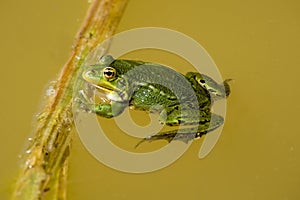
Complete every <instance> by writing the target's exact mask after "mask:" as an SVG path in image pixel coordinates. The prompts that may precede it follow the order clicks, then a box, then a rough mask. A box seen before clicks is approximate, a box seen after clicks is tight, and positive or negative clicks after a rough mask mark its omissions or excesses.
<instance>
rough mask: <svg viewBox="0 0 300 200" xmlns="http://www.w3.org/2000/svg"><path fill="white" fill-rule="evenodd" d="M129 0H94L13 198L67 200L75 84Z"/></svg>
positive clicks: (39, 125)
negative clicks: (84, 66)
mask: <svg viewBox="0 0 300 200" xmlns="http://www.w3.org/2000/svg"><path fill="white" fill-rule="evenodd" d="M126 4H127V0H94V1H93V2H92V4H91V7H90V9H89V11H88V14H87V17H86V20H85V22H84V24H83V26H82V27H81V28H80V30H79V32H78V35H77V38H76V41H75V44H74V47H73V51H72V54H71V56H70V58H69V60H68V61H67V63H66V64H65V66H64V67H63V69H62V71H61V74H60V76H59V77H58V80H57V81H56V82H55V85H54V86H53V87H54V88H55V92H54V93H53V94H52V95H51V96H50V98H49V99H48V102H47V104H46V106H45V108H44V110H43V111H42V113H41V114H40V115H39V117H38V119H37V123H36V127H35V130H34V136H33V138H32V141H31V144H30V146H29V147H28V150H27V153H26V154H24V157H23V158H22V166H21V169H20V173H19V177H18V179H17V181H16V185H15V191H14V193H13V196H12V198H13V199H26V200H33V199H66V182H67V172H68V156H69V154H70V145H71V141H72V137H73V134H74V133H73V128H74V125H73V114H72V98H73V85H74V84H75V80H76V79H77V78H78V76H79V75H80V74H79V71H80V70H79V69H80V68H81V67H82V64H83V62H84V60H85V59H86V57H87V55H88V54H89V52H91V51H92V49H93V48H95V47H96V46H97V44H98V43H100V42H101V41H103V40H105V39H107V38H108V37H110V36H112V35H113V34H114V33H115V30H116V27H117V25H118V23H119V21H120V19H121V16H122V14H123V12H124V10H125V7H126Z"/></svg>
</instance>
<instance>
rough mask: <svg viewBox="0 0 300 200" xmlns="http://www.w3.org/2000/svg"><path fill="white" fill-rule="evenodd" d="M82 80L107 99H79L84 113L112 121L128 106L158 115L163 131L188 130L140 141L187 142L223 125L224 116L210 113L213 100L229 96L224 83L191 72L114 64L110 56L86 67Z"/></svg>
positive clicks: (137, 63)
mask: <svg viewBox="0 0 300 200" xmlns="http://www.w3.org/2000/svg"><path fill="white" fill-rule="evenodd" d="M82 77H83V78H84V79H85V81H87V82H88V83H89V84H91V85H92V86H94V87H95V88H97V89H98V90H99V91H101V92H104V93H105V94H106V97H107V99H108V100H110V101H109V102H106V103H101V104H95V103H93V102H92V101H91V100H88V98H86V97H85V98H84V99H85V103H86V104H88V105H89V110H90V111H91V112H94V113H96V114H97V115H99V116H102V117H106V118H112V117H115V116H118V115H120V114H121V113H122V112H123V111H124V109H125V108H126V107H128V106H129V107H130V108H132V109H136V110H143V111H150V112H158V113H159V115H160V117H159V120H160V122H161V123H162V124H166V125H168V126H178V125H193V126H192V127H188V128H183V129H180V130H179V131H178V130H172V131H167V132H160V133H157V134H155V135H152V136H149V137H147V138H145V139H144V140H142V142H143V141H153V140H159V139H165V140H167V141H169V142H170V141H172V140H173V139H174V140H181V141H184V142H188V141H190V140H192V139H194V138H198V137H201V136H202V135H204V134H206V133H208V132H210V131H212V130H214V129H216V128H218V127H219V126H221V125H222V124H223V122H224V119H223V117H221V116H219V115H216V114H213V113H211V106H212V104H213V102H214V101H216V100H219V99H223V98H226V97H227V96H228V95H229V93H230V87H229V85H228V83H227V82H228V81H229V80H225V81H224V82H223V83H222V84H218V83H216V82H215V81H214V80H213V79H212V78H210V77H208V76H206V75H203V74H199V73H196V72H188V73H187V74H186V75H182V74H180V73H177V72H176V71H174V70H172V69H170V68H169V67H166V66H163V65H159V64H154V63H148V62H142V61H133V60H115V59H114V58H113V57H111V56H110V55H106V56H103V57H102V58H101V60H100V62H99V63H97V64H96V65H92V66H89V67H87V69H85V71H84V72H83V74H82ZM191 88H192V89H191ZM173 91H174V92H173ZM139 144H140V143H139Z"/></svg>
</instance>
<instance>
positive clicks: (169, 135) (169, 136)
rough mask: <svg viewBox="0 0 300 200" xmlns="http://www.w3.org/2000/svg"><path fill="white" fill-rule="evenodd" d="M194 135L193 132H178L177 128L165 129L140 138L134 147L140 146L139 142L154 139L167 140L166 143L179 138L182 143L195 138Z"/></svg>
mask: <svg viewBox="0 0 300 200" xmlns="http://www.w3.org/2000/svg"><path fill="white" fill-rule="evenodd" d="M195 137H196V133H195V132H189V133H187V132H180V131H178V130H175V131H167V132H162V133H158V134H156V135H150V136H148V137H146V138H144V139H142V140H141V141H140V142H138V143H137V144H136V145H135V148H137V147H138V146H140V144H142V143H144V142H152V141H156V140H167V141H168V143H170V142H172V141H173V140H179V141H182V142H184V143H188V142H189V141H191V140H193V139H195Z"/></svg>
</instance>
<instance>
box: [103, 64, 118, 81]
mask: <svg viewBox="0 0 300 200" xmlns="http://www.w3.org/2000/svg"><path fill="white" fill-rule="evenodd" d="M115 75H116V70H115V69H114V68H112V67H106V68H105V69H104V71H103V76H104V77H105V78H106V79H108V80H109V79H112V78H114V77H115Z"/></svg>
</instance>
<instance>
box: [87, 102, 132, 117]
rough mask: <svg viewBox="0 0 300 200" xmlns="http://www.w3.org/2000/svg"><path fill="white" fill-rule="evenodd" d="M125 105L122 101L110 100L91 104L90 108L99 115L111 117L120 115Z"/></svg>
mask: <svg viewBox="0 0 300 200" xmlns="http://www.w3.org/2000/svg"><path fill="white" fill-rule="evenodd" d="M126 106H127V105H126V104H124V103H120V102H112V103H111V104H93V105H91V108H90V109H91V111H92V112H93V113H96V114H97V115H99V116H101V117H105V118H112V117H116V116H118V115H120V114H121V113H122V112H123V111H124V109H125V108H126Z"/></svg>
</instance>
